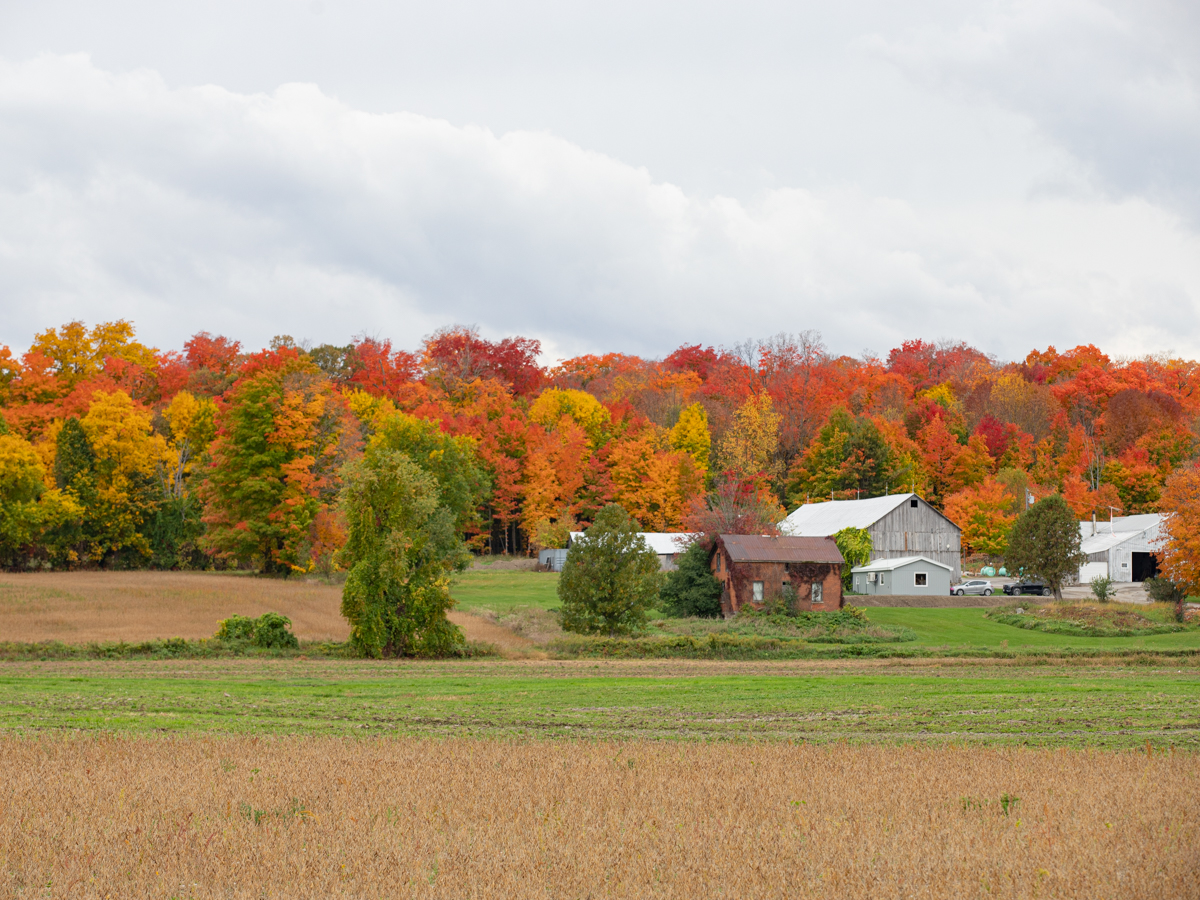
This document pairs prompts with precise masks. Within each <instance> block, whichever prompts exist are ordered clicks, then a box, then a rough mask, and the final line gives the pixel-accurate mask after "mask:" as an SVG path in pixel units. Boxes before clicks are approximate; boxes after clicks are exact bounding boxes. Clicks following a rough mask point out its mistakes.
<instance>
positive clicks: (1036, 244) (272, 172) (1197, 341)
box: [0, 20, 1200, 356]
mask: <svg viewBox="0 0 1200 900" xmlns="http://www.w3.org/2000/svg"><path fill="white" fill-rule="evenodd" d="M1007 21H1008V20H1006V22H1007ZM1018 24H1019V23H1018ZM989 27H992V26H989ZM995 27H999V26H995ZM1005 27H1008V26H1007V25H1006V26H1005ZM980 28H982V26H979V27H976V28H975V30H972V29H971V28H970V27H968V28H967V30H966V31H961V30H960V31H955V32H945V33H932V32H922V33H910V34H907V35H902V36H901V37H900V38H897V39H894V40H892V41H891V42H889V41H887V40H884V39H872V40H871V41H867V42H866V44H865V45H864V46H866V48H867V52H869V53H873V54H876V55H878V56H880V57H886V58H888V59H889V60H891V61H892V62H893V63H894V64H895V65H897V66H899V67H900V68H901V69H904V70H905V71H906V72H907V73H908V77H911V78H913V79H915V80H922V79H924V80H926V81H930V82H937V83H938V85H941V87H939V88H938V89H953V90H962V91H966V92H974V93H979V94H983V93H987V94H989V96H991V95H994V97H995V98H996V99H995V102H997V103H1001V104H1007V105H1009V106H1011V107H1012V108H1013V109H1017V108H1018V107H1019V108H1020V109H1022V110H1025V111H1026V112H1023V113H1022V115H1023V116H1025V117H1027V118H1028V119H1029V120H1030V121H1032V123H1033V127H1034V129H1035V130H1036V132H1037V134H1038V135H1045V138H1044V139H1045V140H1046V141H1047V146H1048V147H1049V149H1047V150H1046V158H1047V159H1050V160H1054V161H1055V162H1054V165H1053V166H1050V167H1048V169H1047V176H1046V180H1045V181H1044V183H1043V184H1042V186H1041V188H1039V186H1038V185H1031V186H1030V189H1029V190H1028V191H1027V192H1024V193H1013V194H1012V195H1011V196H1007V195H1003V194H1002V195H1000V196H999V197H986V198H983V199H980V198H978V197H976V198H966V199H964V200H963V201H962V202H959V203H953V202H949V203H948V202H945V201H944V200H939V201H937V202H933V201H930V202H928V203H922V202H920V201H918V200H915V199H913V198H911V197H910V198H901V197H899V196H887V195H883V194H880V193H879V192H870V191H867V190H865V189H864V188H862V187H860V186H858V185H856V184H855V183H850V182H847V183H839V184H836V185H833V186H829V185H825V186H821V187H810V188H807V189H804V188H799V187H792V188H777V189H773V190H766V191H762V192H759V193H756V194H754V195H753V196H750V197H744V198H735V197H728V196H720V195H703V194H701V193H698V192H696V191H691V192H688V191H685V190H683V189H681V188H680V187H677V186H674V185H672V184H670V183H666V182H663V181H661V180H656V179H655V178H654V177H653V175H652V173H650V172H648V171H647V170H646V169H644V168H638V167H634V166H630V165H628V164H626V163H623V162H622V161H620V160H618V159H614V158H611V157H609V156H605V155H602V154H599V153H595V152H590V151H589V150H588V149H586V148H583V147H580V146H577V145H575V144H573V143H571V142H568V141H566V140H563V139H561V138H559V137H556V136H555V135H553V134H550V133H544V132H530V131H512V132H508V133H504V134H494V133H492V132H491V131H489V130H488V129H486V128H482V127H476V126H469V125H467V126H456V125H452V124H450V123H449V122H446V121H443V120H439V119H435V118H429V117H424V116H419V115H415V114H410V113H391V114H380V113H368V112H364V111H362V110H359V109H355V108H353V107H351V106H350V105H348V104H346V103H343V102H341V101H339V100H337V99H336V98H334V97H331V96H329V95H327V94H325V93H323V92H322V91H321V90H320V89H318V88H317V87H315V86H313V85H308V84H286V85H283V86H282V87H279V88H278V89H277V90H275V91H273V92H271V93H269V94H241V93H236V92H232V91H229V90H225V89H222V88H220V87H215V86H203V87H170V86H168V85H167V84H166V83H165V82H164V81H163V80H162V79H161V78H160V77H159V76H158V75H157V74H156V73H155V72H153V71H148V70H139V71H133V72H122V73H116V72H111V71H105V70H103V69H101V68H99V67H97V66H96V65H94V64H93V63H92V62H91V61H90V59H89V58H88V57H87V56H82V55H65V56H64V55H44V56H40V57H38V58H35V59H32V60H27V61H23V62H3V63H0V146H3V148H4V150H3V152H2V153H0V309H2V311H3V317H2V322H0V342H3V343H8V344H10V345H13V346H15V347H23V346H25V345H26V344H27V343H28V341H29V339H30V338H31V337H32V335H33V334H34V333H35V332H36V331H38V330H41V329H43V328H46V327H49V326H51V325H55V324H59V323H61V322H64V321H67V320H69V319H73V318H83V319H85V320H87V321H93V322H94V321H98V320H104V319H111V318H116V317H124V318H129V319H132V320H133V321H134V322H135V323H136V324H137V325H138V326H139V333H140V335H141V336H142V337H143V338H144V339H146V340H149V341H151V342H154V343H156V344H157V345H159V346H163V347H178V346H179V345H181V343H182V341H183V340H185V339H186V338H187V337H188V336H189V335H190V334H192V333H194V332H196V331H199V330H208V331H213V332H222V333H227V334H229V335H231V336H234V337H237V338H240V339H242V340H244V341H246V342H247V343H249V344H255V345H261V344H263V343H265V342H266V341H267V340H268V339H269V338H270V337H271V336H272V335H274V334H281V333H287V334H292V335H294V336H295V337H296V338H298V339H299V338H308V339H310V340H313V341H315V342H325V341H331V342H338V343H340V342H344V341H346V340H348V339H349V338H350V337H351V336H352V335H354V334H361V333H369V334H378V335H384V336H388V337H391V338H393V339H394V340H395V341H396V342H397V343H398V344H400V345H407V346H412V345H415V344H416V343H417V341H418V340H419V339H420V337H421V336H422V335H425V334H428V333H429V332H430V331H432V330H433V329H434V328H436V327H437V326H439V325H443V324H448V323H451V322H461V323H477V324H479V325H480V326H481V328H482V330H483V331H484V333H485V334H489V335H492V336H498V335H504V334H512V333H520V334H525V335H528V336H534V337H538V338H541V339H542V340H543V341H544V342H545V343H546V345H547V348H548V349H549V350H550V352H551V353H555V354H560V355H567V354H574V353H579V352H590V351H596V350H612V349H619V350H623V351H626V352H633V353H641V354H646V355H651V356H655V355H661V354H663V353H667V352H670V350H671V349H672V348H674V347H675V346H677V345H678V344H680V343H683V342H688V343H693V342H703V343H713V344H722V343H724V344H729V343H732V342H733V341H736V340H740V339H743V338H745V337H749V336H766V335H769V334H773V333H776V332H779V331H796V330H800V329H806V328H816V329H819V330H821V331H822V332H823V333H824V335H825V337H826V341H827V343H829V344H830V346H831V347H832V348H833V349H835V350H836V351H838V352H847V353H857V352H858V351H860V350H862V349H867V348H869V349H872V350H875V351H876V352H886V350H887V349H888V348H890V347H893V346H896V345H898V343H899V342H900V341H901V340H904V339H906V338H910V337H926V338H936V337H944V336H949V337H955V338H961V339H965V340H968V341H971V342H973V343H975V344H976V345H978V346H980V347H982V348H984V349H986V350H989V351H991V352H996V353H998V354H1000V355H1001V356H1005V355H1010V356H1015V355H1023V354H1024V353H1025V352H1026V351H1027V350H1028V349H1029V348H1031V347H1033V346H1035V345H1036V346H1045V345H1046V344H1048V343H1055V344H1058V345H1059V346H1062V345H1067V346H1071V345H1074V344H1076V343H1084V342H1094V343H1097V344H1100V345H1102V346H1104V347H1105V349H1107V350H1109V351H1110V352H1115V353H1128V354H1140V353H1146V352H1158V351H1163V350H1168V349H1170V350H1175V351H1177V352H1180V353H1186V354H1190V355H1200V328H1197V324H1198V317H1200V316H1198V313H1200V237H1198V236H1197V233H1196V231H1195V229H1194V227H1193V223H1194V219H1195V213H1196V211H1197V210H1196V209H1195V208H1194V206H1193V205H1192V201H1191V200H1190V199H1189V197H1188V195H1187V190H1189V189H1190V188H1189V185H1192V184H1193V182H1192V181H1190V180H1189V179H1191V178H1192V175H1193V174H1194V173H1193V171H1192V169H1191V168H1189V166H1190V165H1194V160H1191V159H1190V158H1185V157H1186V154H1183V153H1182V149H1181V148H1183V147H1184V146H1185V145H1186V143H1187V141H1188V140H1189V137H1188V136H1189V135H1190V134H1191V132H1189V131H1188V129H1189V128H1191V127H1193V126H1194V119H1193V120H1191V121H1192V124H1188V123H1187V122H1183V123H1177V124H1176V125H1172V126H1171V127H1172V128H1174V129H1175V131H1172V132H1171V134H1170V135H1168V136H1165V137H1162V138H1161V140H1159V139H1157V138H1155V136H1154V135H1155V134H1156V133H1157V132H1155V131H1154V128H1157V127H1159V126H1160V125H1162V123H1168V122H1170V121H1173V117H1172V115H1169V114H1168V113H1169V110H1168V113H1162V114H1161V115H1158V114H1155V115H1156V116H1157V117H1155V116H1151V117H1150V119H1151V121H1150V125H1146V126H1145V127H1144V129H1143V131H1141V132H1138V133H1139V134H1147V133H1148V134H1149V135H1150V137H1147V138H1146V140H1147V141H1149V145H1152V146H1153V147H1156V148H1160V149H1161V156H1162V159H1163V160H1164V162H1163V163H1162V164H1161V165H1158V166H1155V167H1152V171H1151V172H1150V174H1147V173H1146V172H1140V173H1139V171H1138V170H1136V167H1133V168H1130V167H1125V168H1123V167H1122V161H1121V156H1120V154H1119V153H1116V152H1115V151H1112V152H1110V150H1109V149H1107V148H1106V146H1104V145H1102V142H1101V143H1097V142H1096V141H1095V140H1091V141H1090V143H1089V139H1088V137H1087V135H1088V134H1089V133H1091V132H1089V130H1088V129H1089V128H1091V129H1092V130H1093V131H1094V130H1095V129H1096V128H1099V126H1098V125H1096V124H1095V123H1094V122H1092V124H1088V123H1089V121H1091V120H1088V119H1087V116H1088V115H1091V113H1087V111H1086V110H1085V114H1082V115H1081V121H1082V124H1079V125H1078V127H1076V128H1074V129H1073V130H1072V129H1071V128H1069V127H1067V126H1066V125H1061V123H1060V125H1061V127H1060V128H1059V130H1058V131H1056V130H1055V128H1054V127H1053V126H1052V123H1048V122H1042V121H1040V120H1039V118H1038V115H1039V114H1038V112H1037V104H1036V103H1033V101H1032V100H1031V99H1030V97H1029V96H1027V95H1026V94H1023V93H1022V89H1019V88H1016V89H1013V91H1015V94H1014V93H1013V92H1012V91H1009V92H1008V93H1005V91H1008V90H1009V89H1008V88H1007V87H1005V85H1006V84H1007V80H1006V77H1005V72H1004V70H1003V67H999V68H998V64H996V63H995V62H994V60H995V59H996V58H999V57H1004V54H1003V53H1001V52H1000V51H998V50H996V49H995V47H994V45H995V44H996V43H997V41H999V42H1000V43H1004V42H1010V43H1011V42H1013V41H1017V40H1018V38H1016V37H1013V36H1012V35H1013V34H1019V33H1020V28H1017V27H1016V26H1013V28H1010V29H1009V31H1007V32H1004V34H1003V35H1002V36H1001V37H999V38H997V37H995V36H994V35H992V32H988V31H987V29H986V28H984V29H983V30H982V31H981V30H980ZM1014 28H1015V31H1014V30H1013V29H1014ZM980 35H982V37H980ZM988 35H992V36H991V37H989V36H988ZM972 42H974V44H973V43H972ZM964 44H966V45H972V46H973V45H978V46H980V47H982V49H981V50H979V51H978V52H972V53H968V54H966V58H965V59H964V56H963V52H962V51H961V48H962V47H963V46H964ZM947 48H949V49H947ZM1018 56H1019V54H1018ZM1005 58H1007V57H1005ZM929 61H932V62H929ZM1188 77H1190V76H1187V74H1186V73H1184V74H1180V75H1179V78H1180V79H1182V80H1181V81H1179V82H1178V83H1177V84H1175V85H1174V87H1172V86H1171V85H1168V86H1167V87H1166V88H1164V90H1165V91H1166V92H1167V94H1168V95H1170V96H1171V97H1176V98H1177V103H1176V107H1172V109H1174V108H1180V109H1184V108H1187V103H1189V102H1191V103H1194V97H1193V98H1192V99H1191V100H1188V99H1187V97H1186V96H1185V94H1186V91H1185V90H1184V89H1183V87H1180V85H1191V84H1194V82H1193V81H1189V80H1188ZM950 83H952V85H951V88H945V87H944V86H945V85H946V84H950ZM1027 93H1028V92H1027ZM1178 98H1182V99H1178ZM1064 102H1066V101H1064ZM1164 102H1165V101H1164ZM1181 104H1182V105H1181ZM1031 108H1032V109H1033V112H1028V110H1029V109H1031ZM1140 108H1141V107H1140V106H1139V103H1138V102H1136V100H1131V101H1130V104H1129V106H1128V109H1129V110H1130V113H1129V114H1130V115H1133V114H1134V113H1136V112H1137V111H1138V110H1139V109H1140ZM1044 118H1047V119H1048V120H1053V121H1054V122H1057V121H1058V120H1057V119H1053V117H1052V116H1051V115H1050V114H1049V113H1045V115H1044ZM1093 118H1100V119H1103V115H1102V114H1101V113H1098V112H1097V113H1095V114H1094V115H1093ZM1142 118H1143V119H1146V115H1143V116H1142ZM1084 120H1086V121H1084ZM1156 123H1158V124H1156ZM1143 124H1144V123H1143ZM1162 127H1166V126H1165V125H1162ZM1177 132H1178V133H1177ZM1031 140H1035V141H1040V140H1043V137H1041V136H1037V137H1035V138H1031ZM1192 146H1195V144H1194V143H1193V144H1192ZM1080 147H1085V148H1087V147H1090V148H1091V152H1090V153H1084V152H1083V151H1082V150H1080V149H1079V148H1080ZM1172 148H1175V149H1172ZM1172 160H1173V161H1175V162H1174V163H1171V162H1170V161H1172ZM1175 163H1177V164H1175ZM1096 173H1099V174H1098V175H1097V174H1096ZM1046 185H1050V186H1051V187H1054V186H1055V185H1057V186H1058V187H1057V188H1055V189H1045V188H1046ZM1064 185H1065V186H1066V187H1064ZM1071 186H1074V187H1071ZM1068 188H1070V189H1068ZM1110 188H1111V189H1110ZM1180 198H1182V199H1180Z"/></svg>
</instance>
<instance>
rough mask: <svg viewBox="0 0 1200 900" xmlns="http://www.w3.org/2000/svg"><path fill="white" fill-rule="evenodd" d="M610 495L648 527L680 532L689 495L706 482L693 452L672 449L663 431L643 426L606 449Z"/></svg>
mask: <svg viewBox="0 0 1200 900" xmlns="http://www.w3.org/2000/svg"><path fill="white" fill-rule="evenodd" d="M608 460H609V468H610V472H609V476H610V479H611V482H612V486H613V494H614V496H615V497H616V500H617V502H618V503H620V504H621V506H622V508H624V509H625V510H626V511H627V512H628V513H629V514H630V515H631V516H633V517H634V518H636V519H637V520H638V521H639V522H641V523H642V526H643V527H644V528H645V529H646V530H647V531H678V530H679V529H680V528H681V527H682V525H683V517H684V514H685V512H686V511H687V504H688V501H689V499H690V498H691V497H693V496H695V495H696V494H698V493H699V492H700V491H701V490H702V488H703V485H704V478H703V475H702V474H701V473H700V472H699V471H698V470H697V469H696V462H695V460H694V459H693V457H692V456H691V455H690V454H688V453H685V452H683V451H681V450H673V449H671V446H670V439H669V437H668V435H667V434H666V432H664V431H662V430H661V429H659V428H657V427H656V426H654V425H647V426H646V427H645V428H643V429H642V430H641V431H640V432H639V433H637V434H635V435H630V436H627V437H623V438H620V439H617V440H614V441H613V442H612V444H611V446H610V448H609V455H608Z"/></svg>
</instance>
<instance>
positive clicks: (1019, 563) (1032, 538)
mask: <svg viewBox="0 0 1200 900" xmlns="http://www.w3.org/2000/svg"><path fill="white" fill-rule="evenodd" d="M1079 547H1080V536H1079V521H1078V520H1077V519H1076V518H1075V514H1074V513H1073V512H1071V507H1069V506H1067V501H1065V500H1064V499H1063V498H1062V497H1061V496H1059V495H1058V494H1051V495H1050V496H1049V497H1046V498H1045V499H1043V500H1039V501H1038V502H1037V503H1035V504H1034V505H1033V506H1031V507H1029V509H1027V510H1025V512H1023V513H1022V514H1021V515H1020V516H1018V517H1017V521H1016V522H1014V523H1013V527H1012V532H1011V533H1010V534H1009V537H1008V549H1007V551H1006V552H1005V554H1004V561H1005V564H1006V565H1007V566H1008V570H1009V571H1010V572H1022V573H1025V574H1029V575H1037V576H1040V577H1041V578H1043V579H1044V580H1045V582H1046V584H1047V586H1048V587H1050V588H1051V589H1052V590H1053V591H1054V596H1055V597H1057V598H1058V599H1060V600H1061V599H1062V586H1063V583H1064V582H1065V581H1066V579H1067V578H1069V577H1070V576H1072V575H1074V574H1076V573H1077V572H1078V571H1079V567H1080V566H1082V565H1083V564H1084V562H1085V561H1086V560H1087V556H1086V555H1085V554H1084V553H1082V552H1080V549H1079Z"/></svg>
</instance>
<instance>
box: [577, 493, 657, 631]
mask: <svg viewBox="0 0 1200 900" xmlns="http://www.w3.org/2000/svg"><path fill="white" fill-rule="evenodd" d="M640 531H641V528H640V526H639V525H638V523H637V522H636V521H634V520H633V519H631V518H630V517H629V514H628V513H627V512H625V510H623V509H622V508H621V507H620V506H618V505H617V504H615V503H613V504H610V505H608V506H606V507H604V509H602V510H601V511H600V514H599V515H598V516H596V521H595V522H593V523H592V526H591V527H590V528H589V529H588V530H587V531H586V532H585V533H584V535H583V537H582V538H580V539H578V540H576V541H574V542H573V543H572V544H571V549H570V551H568V553H567V561H566V563H565V564H564V565H563V571H562V575H561V576H560V577H559V580H558V597H559V600H561V601H562V626H563V628H564V629H566V630H567V631H575V632H578V633H580V634H608V635H617V634H627V633H629V632H631V631H637V630H638V629H640V628H642V627H643V626H644V625H645V622H646V610H647V609H649V608H650V606H651V604H653V603H654V601H655V599H656V598H657V597H658V593H659V585H660V580H661V578H660V574H659V563H658V554H657V553H655V552H654V551H653V550H651V549H650V548H649V547H647V546H646V542H645V541H643V540H642V536H641V534H640V533H639V532H640Z"/></svg>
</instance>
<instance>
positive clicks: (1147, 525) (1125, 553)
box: [1078, 513, 1163, 584]
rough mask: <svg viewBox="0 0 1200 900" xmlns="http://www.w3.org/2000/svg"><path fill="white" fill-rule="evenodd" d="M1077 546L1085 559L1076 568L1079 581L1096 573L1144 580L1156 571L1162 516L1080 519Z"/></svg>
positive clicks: (1083, 582)
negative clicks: (1104, 519) (1110, 519)
mask: <svg viewBox="0 0 1200 900" xmlns="http://www.w3.org/2000/svg"><path fill="white" fill-rule="evenodd" d="M1079 536H1080V549H1081V550H1082V551H1083V552H1084V553H1085V554H1087V562H1085V563H1084V564H1083V566H1082V567H1081V568H1080V570H1079V576H1078V579H1079V583H1080V584H1086V583H1087V582H1089V581H1091V580H1092V579H1093V578H1096V577H1098V576H1106V577H1108V578H1111V579H1112V580H1113V581H1117V582H1126V583H1128V582H1131V581H1145V580H1146V579H1147V578H1150V577H1152V576H1154V575H1156V574H1158V561H1157V559H1156V558H1155V556H1154V554H1155V553H1156V552H1157V551H1158V550H1159V542H1160V541H1161V539H1162V537H1163V517H1162V516H1160V515H1158V514H1157V513H1149V514H1147V515H1142V516H1115V517H1114V518H1113V520H1112V521H1111V522H1094V521H1093V522H1080V523H1079Z"/></svg>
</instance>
